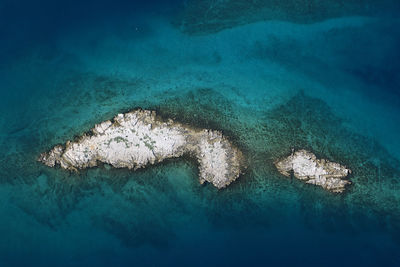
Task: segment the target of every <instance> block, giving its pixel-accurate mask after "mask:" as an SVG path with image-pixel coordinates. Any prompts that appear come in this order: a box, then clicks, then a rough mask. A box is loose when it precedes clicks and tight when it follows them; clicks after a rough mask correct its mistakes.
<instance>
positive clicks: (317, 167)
mask: <svg viewBox="0 0 400 267" xmlns="http://www.w3.org/2000/svg"><path fill="white" fill-rule="evenodd" d="M275 166H276V167H277V169H278V171H279V172H280V173H281V174H283V175H285V176H287V177H290V176H291V173H293V175H294V177H296V178H297V179H299V180H302V181H304V182H305V183H308V184H314V185H318V186H321V187H322V188H324V189H326V190H328V191H331V192H334V193H342V192H343V191H344V190H345V186H346V185H348V184H351V182H350V181H348V180H344V178H345V177H347V175H349V174H350V173H351V170H349V169H347V168H346V167H345V166H343V165H340V164H339V163H335V162H331V161H328V160H326V159H317V157H316V156H315V155H314V154H313V153H311V152H309V151H306V150H299V151H294V150H293V151H292V154H291V155H290V156H288V157H287V158H284V159H282V160H278V161H276V162H275Z"/></svg>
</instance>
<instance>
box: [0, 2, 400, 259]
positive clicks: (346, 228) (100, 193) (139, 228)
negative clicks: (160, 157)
mask: <svg viewBox="0 0 400 267" xmlns="http://www.w3.org/2000/svg"><path fill="white" fill-rule="evenodd" d="M211 2H212V1H205V3H207V4H209V5H210V4H212V3H211ZM215 2H218V1H215ZM254 2H257V1H254ZM288 2H296V1H288ZM328 2H329V1H328ZM350 2H351V3H352V4H353V5H352V8H347V9H346V7H343V8H344V9H343V10H340V9H335V10H336V11H335V12H333V10H334V9H332V12H322V13H321V12H320V10H318V9H315V10H313V11H312V12H311V13H307V12H306V13H304V12H300V13H293V14H292V13H290V14H289V15H288V14H286V13H285V14H286V15H285V16H286V17H284V18H283V17H281V14H278V15H277V16H273V17H269V15H268V14H270V13H268V14H267V13H266V14H267V15H268V16H267V15H263V16H251V14H253V13H252V12H250V13H251V14H250V13H248V12H247V13H246V12H244V11H243V12H240V11H238V10H235V7H237V6H238V5H239V6H240V1H239V0H234V1H233V0H231V1H226V3H225V5H226V6H225V7H226V8H225V7H224V9H223V11H224V12H221V13H218V14H219V15H218V16H216V17H212V19H213V23H209V22H210V21H211V18H210V17H208V18H207V17H201V18H203V22H202V23H203V24H202V25H204V26H205V27H203V28H201V27H200V28H199V27H197V26H196V25H198V23H199V21H200V20H196V21H195V22H192V23H197V24H196V25H195V26H196V27H195V28H193V29H196V31H189V30H187V29H190V26H191V25H190V24H188V23H189V22H190V21H188V20H187V17H188V16H192V15H193V14H202V13H201V12H204V10H203V9H202V8H203V6H202V5H193V2H186V3H183V2H180V1H175V2H168V3H166V2H157V1H154V0H153V1H147V2H146V3H144V2H143V3H142V2H138V1H136V2H134V3H128V1H118V2H115V1H114V2H111V1H96V2H95V1H87V2H84V3H82V2H79V3H78V1H68V2H65V3H64V2H60V1H59V2H57V4H55V3H53V2H52V1H39V2H38V3H36V2H35V4H32V3H28V2H25V1H22V0H21V1H5V2H3V3H2V4H0V15H1V16H0V34H1V35H2V36H3V38H2V40H4V41H3V42H2V43H1V44H0V46H1V47H2V49H1V52H0V88H1V90H0V101H1V102H0V112H1V114H2V116H1V117H0V151H1V152H0V153H1V157H0V162H1V165H0V200H1V201H0V217H1V218H2V220H1V222H0V236H1V237H2V238H1V240H2V241H1V242H0V266H26V265H29V266H92V265H97V266H111V265H113V266H114V265H115V266H132V265H155V266H163V265H189V264H190V265H195V266H197V265H211V266H215V265H255V266H260V265H262V266H264V265H272V266H275V265H283V266H286V265H308V266H309V265H315V266H334V265H335V266H337V265H338V264H340V265H345V266H351V265H365V266H377V265H379V266H383V265H385V266H397V265H399V264H400V254H399V253H398V251H399V249H400V230H399V229H400V215H399V214H400V208H399V207H400V205H399V204H400V184H399V182H400V167H399V166H400V152H399V151H400V141H399V139H398V135H399V132H400V126H399V125H400V116H399V115H400V94H399V85H400V78H399V76H398V75H397V72H398V67H399V59H400V52H399V50H398V47H399V44H400V32H399V29H400V28H399V26H400V20H399V19H398V18H397V17H396V15H395V14H396V12H394V11H395V8H397V7H398V4H397V2H392V1H383V2H382V3H384V5H377V6H373V8H375V10H376V12H373V14H371V13H370V12H367V11H368V10H370V9H368V10H366V9H365V8H362V7H364V5H363V4H365V2H364V3H363V2H362V1H360V2H357V1H349V3H350ZM367 2H369V1H367ZM298 3H300V2H298ZM261 4H268V1H264V2H263V1H261ZM371 5H373V4H371ZM196 7H197V8H198V9H196ZM335 8H337V7H335ZM260 10H261V9H260ZM283 10H285V9H283ZM338 10H339V11H340V12H337V11H338ZM325 11H326V10H325ZM229 12H233V14H237V13H239V14H241V16H240V20H236V19H235V20H232V19H231V18H232V14H231V13H229ZM235 12H236V13H235ZM260 12H261V11H260ZM318 12H320V13H318ZM213 14H214V13H213ZM249 14H250V15H249ZM307 16H310V17H307ZM199 18H200V17H199ZM299 18H302V19H299ZM185 19H186V20H185ZM205 19H208V20H205ZM183 21H184V22H185V23H186V24H185V25H186V27H185V28H182V22H183ZM227 22H229V23H227ZM188 27H189V28H188ZM135 107H142V108H149V109H155V110H157V111H158V112H159V114H160V115H162V116H165V117H170V118H174V119H176V120H178V121H182V122H185V123H190V124H193V125H196V126H199V127H206V128H212V129H218V130H222V131H223V132H224V134H225V135H227V136H229V138H230V139H231V140H232V141H233V142H234V143H235V144H236V145H237V146H238V147H240V148H241V149H242V151H243V152H244V154H245V156H246V159H247V165H248V168H247V170H246V173H245V174H244V175H243V176H242V177H240V178H239V179H238V180H237V182H235V183H233V184H232V185H230V186H229V187H228V188H226V189H224V190H220V191H218V190H217V189H215V188H214V187H212V185H200V184H199V183H198V180H197V179H198V178H197V166H196V165H195V164H194V163H193V162H192V161H191V160H190V159H180V160H172V161H167V162H164V163H162V164H159V165H156V166H152V167H149V168H147V169H145V170H140V171H137V172H131V171H128V170H115V169H110V170H109V169H107V168H105V167H100V168H96V169H90V170H86V171H82V172H81V173H79V174H73V173H68V172H65V171H63V170H61V169H50V168H47V167H45V166H42V165H41V164H39V163H38V162H36V158H37V156H38V155H39V154H40V153H41V152H43V151H45V150H47V149H49V148H51V147H53V146H54V145H55V144H58V143H65V141H67V140H69V139H73V138H74V137H75V136H78V135H80V134H82V133H83V132H85V131H87V130H89V129H90V128H91V127H92V126H93V125H94V124H95V123H98V122H100V121H102V120H105V119H109V118H112V117H113V116H114V115H115V114H116V113H118V112H124V111H127V110H129V109H132V108H135ZM293 147H295V148H305V149H309V150H312V151H313V152H315V153H316V154H317V155H318V156H320V157H325V158H328V159H329V160H332V161H338V162H340V163H342V164H345V165H346V166H349V168H351V169H352V171H353V174H352V176H351V177H350V179H351V181H352V182H353V185H352V186H350V187H349V188H348V190H347V192H346V193H344V194H342V195H335V194H331V193H328V192H326V191H324V190H322V189H320V188H316V187H313V186H311V185H305V184H302V183H301V182H299V181H296V180H291V179H287V178H284V177H282V176H281V175H280V174H279V173H278V172H277V171H276V170H275V168H274V166H273V161H274V160H275V159H276V158H278V157H281V156H285V155H287V154H288V153H289V152H290V150H291V149H292V148H293Z"/></svg>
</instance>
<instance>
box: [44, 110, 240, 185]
mask: <svg viewBox="0 0 400 267" xmlns="http://www.w3.org/2000/svg"><path fill="white" fill-rule="evenodd" d="M183 155H189V156H192V157H193V158H195V159H197V161H198V163H199V180H200V183H204V182H209V183H212V184H213V185H214V186H216V187H217V188H224V187H226V186H227V185H229V184H230V183H232V182H233V181H234V180H236V179H237V178H238V177H239V175H240V173H241V171H242V170H243V168H244V164H243V156H242V153H241V152H240V150H239V149H238V148H236V147H235V146H234V145H233V144H232V143H231V142H230V141H229V140H228V139H227V138H226V137H224V136H223V135H222V133H221V132H219V131H214V130H209V129H198V128H194V127H190V126H188V125H184V124H181V123H178V122H175V121H173V120H168V121H163V120H161V119H160V118H158V116H157V115H156V113H155V112H154V111H149V110H134V111H131V112H128V113H125V114H118V115H117V116H116V117H115V118H114V119H113V120H107V121H104V122H102V123H100V124H97V125H95V127H94V128H93V129H92V130H91V131H90V133H89V134H84V135H83V136H81V137H80V138H79V139H78V140H76V141H68V142H67V143H66V144H65V145H57V146H55V147H54V148H53V149H51V150H50V151H48V152H45V153H42V154H41V155H40V156H39V158H38V161H40V162H42V163H44V164H45V165H47V166H49V167H55V166H56V165H60V166H61V168H63V169H67V170H73V171H78V170H79V169H85V168H90V167H95V166H98V164H99V163H100V162H101V163H106V164H110V165H111V166H113V167H115V168H129V169H133V170H136V169H138V168H143V167H145V166H147V165H150V164H155V163H158V162H161V161H163V160H164V159H168V158H178V157H181V156H183Z"/></svg>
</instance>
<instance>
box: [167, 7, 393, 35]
mask: <svg viewBox="0 0 400 267" xmlns="http://www.w3.org/2000/svg"><path fill="white" fill-rule="evenodd" d="M393 5H395V6H396V7H397V8H398V7H400V5H399V4H398V3H394V1H393V0H382V1H374V0H363V1H359V0H317V1H310V0H280V1H277V0H253V1H246V0H203V1H198V0H189V1H187V3H186V4H185V8H184V10H183V11H182V13H181V14H180V16H178V18H176V21H175V24H176V26H177V27H179V28H180V29H181V30H182V31H183V32H185V33H188V34H209V33H214V32H218V31H221V30H224V29H227V28H233V27H235V26H238V25H245V24H248V23H253V22H257V21H270V20H279V21H288V22H292V23H301V24H309V23H316V22H320V21H324V20H326V19H332V18H339V17H345V16H377V14H379V12H378V10H384V11H385V12H386V14H387V13H388V12H389V13H391V10H398V9H396V8H394V6H393Z"/></svg>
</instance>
